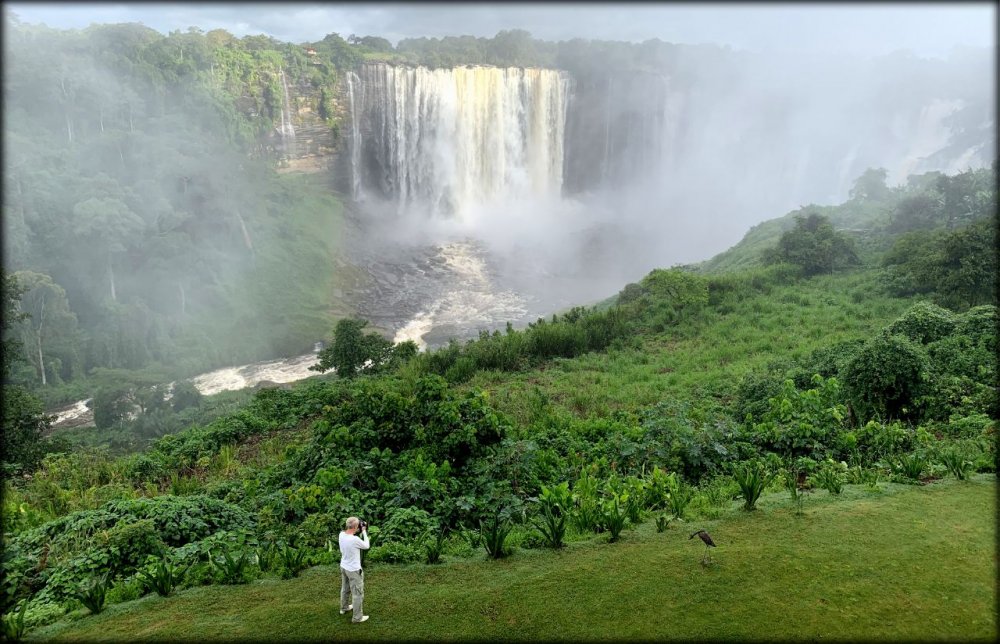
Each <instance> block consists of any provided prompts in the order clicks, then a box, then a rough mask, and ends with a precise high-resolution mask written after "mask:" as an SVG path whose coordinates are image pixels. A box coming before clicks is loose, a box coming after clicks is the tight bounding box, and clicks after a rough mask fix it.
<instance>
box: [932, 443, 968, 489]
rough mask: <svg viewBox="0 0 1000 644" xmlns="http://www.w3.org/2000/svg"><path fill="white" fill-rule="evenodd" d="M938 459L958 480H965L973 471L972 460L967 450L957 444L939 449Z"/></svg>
mask: <svg viewBox="0 0 1000 644" xmlns="http://www.w3.org/2000/svg"><path fill="white" fill-rule="evenodd" d="M938 461H939V462H940V463H941V464H942V465H944V466H945V467H947V468H948V472H949V473H950V474H951V475H952V476H954V477H955V478H956V479H958V480H959V481H967V480H968V479H969V476H971V474H972V472H973V460H972V459H971V458H970V457H969V454H968V451H967V450H965V449H963V448H962V447H960V446H958V445H953V446H950V447H946V448H944V449H942V450H940V452H939V453H938Z"/></svg>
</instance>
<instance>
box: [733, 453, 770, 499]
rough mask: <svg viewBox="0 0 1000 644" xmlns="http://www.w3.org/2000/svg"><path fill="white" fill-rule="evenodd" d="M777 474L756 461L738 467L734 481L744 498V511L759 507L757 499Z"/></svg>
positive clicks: (734, 474)
mask: <svg viewBox="0 0 1000 644" xmlns="http://www.w3.org/2000/svg"><path fill="white" fill-rule="evenodd" d="M775 476H776V473H772V472H769V471H768V470H767V468H766V467H765V466H764V464H763V463H761V462H760V461H754V462H751V463H743V464H742V465H739V466H737V468H736V470H735V471H734V473H733V480H734V481H736V484H737V485H739V486H740V495H741V496H742V497H743V509H744V510H746V511H748V512H749V511H751V510H754V509H756V507H757V499H759V498H760V495H761V493H763V492H764V489H765V488H766V487H767V486H768V485H770V484H771V481H773V480H774V477H775Z"/></svg>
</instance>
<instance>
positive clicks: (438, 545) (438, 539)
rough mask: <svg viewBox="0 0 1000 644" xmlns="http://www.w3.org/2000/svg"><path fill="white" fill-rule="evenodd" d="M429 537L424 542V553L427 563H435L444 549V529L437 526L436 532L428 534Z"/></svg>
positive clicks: (438, 561) (438, 560) (439, 559)
mask: <svg viewBox="0 0 1000 644" xmlns="http://www.w3.org/2000/svg"><path fill="white" fill-rule="evenodd" d="M427 536H428V537H429V538H428V539H426V540H425V542H424V553H425V554H426V555H427V563H429V564H436V563H440V561H441V552H442V551H443V550H444V541H445V538H444V537H445V530H444V527H443V526H442V527H440V528H438V530H437V531H436V534H433V535H432V534H428V535H427Z"/></svg>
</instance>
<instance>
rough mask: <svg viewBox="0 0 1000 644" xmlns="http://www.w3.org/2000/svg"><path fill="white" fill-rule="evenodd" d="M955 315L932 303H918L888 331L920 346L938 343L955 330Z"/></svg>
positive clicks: (889, 327) (891, 325)
mask: <svg viewBox="0 0 1000 644" xmlns="http://www.w3.org/2000/svg"><path fill="white" fill-rule="evenodd" d="M955 323H956V318H955V314H953V313H952V312H951V311H949V310H947V309H943V308H941V307H940V306H936V305H934V304H931V303H930V302H917V303H916V304H914V305H913V306H911V307H910V308H909V309H907V310H906V312H905V313H903V315H901V316H900V317H898V318H897V319H896V321H895V322H893V323H892V324H890V325H889V326H888V328H887V329H886V331H887V332H888V333H890V334H895V335H901V336H904V337H906V338H909V339H910V340H912V341H914V342H918V343H920V344H928V343H930V342H936V341H938V340H941V339H942V338H944V337H946V336H948V335H950V334H951V333H952V331H954V329H955Z"/></svg>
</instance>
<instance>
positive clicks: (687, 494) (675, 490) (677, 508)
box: [667, 472, 694, 519]
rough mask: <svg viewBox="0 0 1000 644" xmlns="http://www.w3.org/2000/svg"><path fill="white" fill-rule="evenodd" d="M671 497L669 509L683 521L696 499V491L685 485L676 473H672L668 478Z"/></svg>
mask: <svg viewBox="0 0 1000 644" xmlns="http://www.w3.org/2000/svg"><path fill="white" fill-rule="evenodd" d="M667 486H668V489H669V491H670V492H669V496H668V497H667V507H668V508H669V509H670V511H671V512H673V514H674V516H675V517H677V518H678V519H683V518H684V514H685V511H686V510H687V507H688V505H690V503H691V500H692V499H693V498H694V489H693V488H691V487H690V486H688V485H687V484H685V483H684V481H682V480H681V479H680V478H679V477H678V476H677V473H676V472H671V473H670V476H669V478H668V484H667Z"/></svg>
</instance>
